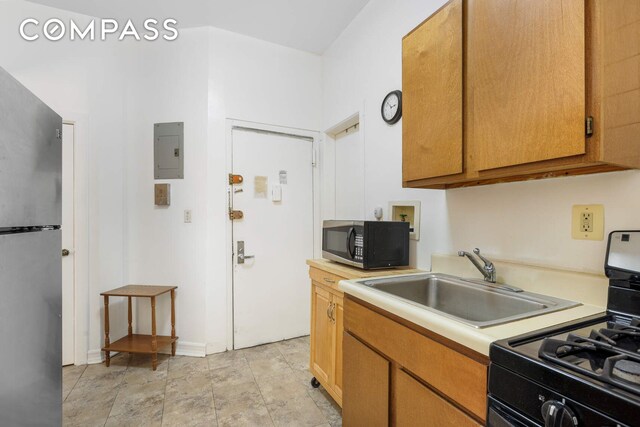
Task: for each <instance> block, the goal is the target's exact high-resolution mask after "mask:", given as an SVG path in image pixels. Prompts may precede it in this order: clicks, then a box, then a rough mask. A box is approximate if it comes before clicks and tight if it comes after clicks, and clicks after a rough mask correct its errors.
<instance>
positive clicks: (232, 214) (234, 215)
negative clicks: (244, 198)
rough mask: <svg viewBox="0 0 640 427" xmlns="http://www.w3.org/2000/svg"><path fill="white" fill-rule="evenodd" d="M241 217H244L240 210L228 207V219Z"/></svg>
mask: <svg viewBox="0 0 640 427" xmlns="http://www.w3.org/2000/svg"><path fill="white" fill-rule="evenodd" d="M242 218H244V213H243V212H242V211H234V210H233V209H229V219H230V220H231V221H233V220H236V219H242Z"/></svg>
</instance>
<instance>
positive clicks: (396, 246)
mask: <svg viewBox="0 0 640 427" xmlns="http://www.w3.org/2000/svg"><path fill="white" fill-rule="evenodd" d="M322 256H323V257H324V258H326V259H330V260H332V261H337V262H341V263H343V264H348V265H352V266H354V267H359V268H363V269H365V270H368V269H373V268H386V267H400V266H407V265H409V223H408V222H400V221H334V220H331V221H324V222H323V224H322Z"/></svg>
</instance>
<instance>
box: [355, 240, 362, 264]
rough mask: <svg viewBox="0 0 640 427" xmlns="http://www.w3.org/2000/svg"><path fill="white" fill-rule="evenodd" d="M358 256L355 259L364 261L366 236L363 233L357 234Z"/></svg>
mask: <svg viewBox="0 0 640 427" xmlns="http://www.w3.org/2000/svg"><path fill="white" fill-rule="evenodd" d="M355 246H356V256H355V257H354V259H355V260H356V261H359V262H362V256H363V247H364V237H363V236H362V234H356V245H355Z"/></svg>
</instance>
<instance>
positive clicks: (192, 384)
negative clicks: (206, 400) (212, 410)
mask: <svg viewBox="0 0 640 427" xmlns="http://www.w3.org/2000/svg"><path fill="white" fill-rule="evenodd" d="M210 392H211V380H210V379H209V376H208V375H206V376H205V375H199V376H195V375H194V376H193V377H182V378H176V379H173V380H167V388H166V390H165V399H169V400H172V399H178V400H179V399H182V398H185V397H193V396H199V395H203V394H206V393H210Z"/></svg>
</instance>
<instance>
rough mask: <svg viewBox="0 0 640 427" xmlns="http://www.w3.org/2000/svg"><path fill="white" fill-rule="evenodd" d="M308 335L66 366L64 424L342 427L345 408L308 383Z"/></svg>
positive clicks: (64, 375)
mask: <svg viewBox="0 0 640 427" xmlns="http://www.w3.org/2000/svg"><path fill="white" fill-rule="evenodd" d="M308 359H309V337H302V338H296V339H293V340H288V341H281V342H277V343H274V344H267V345H262V346H258V347H254V348H249V349H243V350H239V351H228V352H224V353H218V354H214V355H210V356H208V357H206V358H192V357H175V358H174V357H169V356H167V355H158V369H157V370H156V371H153V370H152V369H151V358H150V357H149V356H146V355H133V356H132V357H129V355H128V354H119V355H116V356H114V357H113V358H112V359H111V366H110V367H109V368H106V367H105V366H104V364H101V365H90V366H88V367H66V368H64V370H63V381H64V387H65V388H64V391H65V394H66V400H65V402H64V404H63V417H64V419H63V421H64V422H63V423H64V425H65V426H71V427H73V426H83V427H84V426H93V425H95V426H105V425H107V426H146V425H149V426H160V425H164V426H216V425H220V426H252V427H253V426H270V425H274V423H275V425H278V426H280V425H282V426H286V425H293V426H312V427H327V426H330V427H337V426H341V424H342V417H341V411H340V408H339V407H338V406H337V405H336V404H335V402H333V400H332V399H331V398H330V397H329V395H328V394H327V393H326V391H325V390H324V389H322V388H320V389H314V388H312V387H311V385H310V380H311V377H312V375H311V373H310V372H309V371H308V363H309V362H308Z"/></svg>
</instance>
